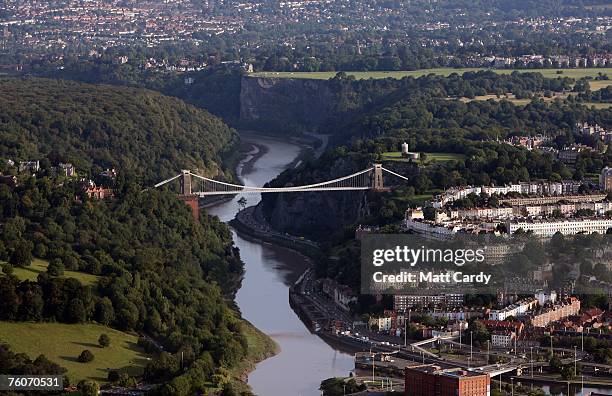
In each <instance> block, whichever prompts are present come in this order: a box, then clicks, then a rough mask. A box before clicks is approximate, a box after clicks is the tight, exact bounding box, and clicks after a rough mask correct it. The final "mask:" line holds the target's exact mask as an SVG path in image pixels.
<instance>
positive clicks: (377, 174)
mask: <svg viewBox="0 0 612 396" xmlns="http://www.w3.org/2000/svg"><path fill="white" fill-rule="evenodd" d="M372 189H373V190H374V191H385V185H384V183H383V167H382V164H374V170H373V171H372Z"/></svg>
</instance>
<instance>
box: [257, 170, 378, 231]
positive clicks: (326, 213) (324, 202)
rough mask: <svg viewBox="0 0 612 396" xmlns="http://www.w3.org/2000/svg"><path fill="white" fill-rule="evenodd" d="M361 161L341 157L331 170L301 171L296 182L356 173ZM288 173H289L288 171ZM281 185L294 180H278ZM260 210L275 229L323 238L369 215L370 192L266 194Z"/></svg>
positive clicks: (289, 183)
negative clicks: (306, 172) (303, 173)
mask: <svg viewBox="0 0 612 396" xmlns="http://www.w3.org/2000/svg"><path fill="white" fill-rule="evenodd" d="M358 167H359V164H356V163H354V162H352V161H351V160H348V159H346V158H343V159H338V160H336V161H334V162H333V164H331V166H330V167H329V168H327V169H328V170H326V171H324V172H323V171H321V169H318V170H317V172H316V173H309V174H307V175H300V176H299V177H298V179H297V180H296V179H293V180H295V183H296V184H300V185H303V184H308V183H311V182H314V181H321V180H330V179H334V178H338V177H341V176H346V175H349V174H351V173H354V172H355V171H357V170H359V169H358ZM287 176H289V175H287ZM276 183H278V185H286V186H288V185H291V184H292V183H293V181H286V180H283V178H282V177H280V178H279V179H277V180H275V184H276ZM258 210H261V211H262V213H263V214H264V216H265V217H266V220H267V221H268V223H269V224H270V225H271V226H272V227H273V228H275V229H276V230H279V231H282V232H288V233H290V234H293V235H299V236H305V237H308V238H310V239H319V240H320V239H321V238H325V237H326V236H329V235H330V234H331V233H333V232H336V231H339V230H341V229H342V228H343V227H345V226H347V225H349V224H354V223H356V222H358V221H359V220H360V219H362V218H364V217H366V216H368V215H369V205H368V193H367V192H365V191H332V192H311V193H299V194H293V193H285V194H264V196H263V198H262V202H261V203H260V204H259V208H258Z"/></svg>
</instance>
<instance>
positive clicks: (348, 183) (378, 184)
mask: <svg viewBox="0 0 612 396" xmlns="http://www.w3.org/2000/svg"><path fill="white" fill-rule="evenodd" d="M383 173H387V174H390V175H392V176H396V177H398V178H400V179H403V180H408V179H407V178H406V177H405V176H402V175H400V174H398V173H395V172H393V171H390V170H388V169H385V168H383V166H382V165H381V164H373V165H372V166H371V167H370V168H367V169H364V170H362V171H359V172H356V173H353V174H352V175H348V176H343V177H339V178H337V179H334V180H329V181H324V182H321V183H315V184H308V185H303V186H286V187H255V186H242V185H239V184H233V183H226V182H223V181H220V180H214V179H210V178H207V177H204V176H200V175H197V174H195V173H193V172H191V171H190V170H182V171H181V173H179V174H178V175H175V176H173V177H171V178H168V179H166V180H164V181H162V182H159V183H157V184H156V185H155V187H156V188H158V187H162V186H164V185H166V184H168V183H170V182H173V181H175V180H177V179H178V180H179V182H180V191H179V194H180V195H181V196H185V197H187V196H192V197H206V196H210V195H230V194H245V193H257V194H261V193H295V192H312V191H358V190H374V191H388V190H389V189H388V188H385V186H384V183H383Z"/></svg>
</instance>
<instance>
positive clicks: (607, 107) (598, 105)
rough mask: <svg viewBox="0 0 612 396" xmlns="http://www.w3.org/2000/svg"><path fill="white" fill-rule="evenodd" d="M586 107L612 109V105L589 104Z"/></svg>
mask: <svg viewBox="0 0 612 396" xmlns="http://www.w3.org/2000/svg"><path fill="white" fill-rule="evenodd" d="M584 105H585V106H588V107H591V106H592V107H595V108H596V109H609V108H610V107H612V103H592V102H588V103H584Z"/></svg>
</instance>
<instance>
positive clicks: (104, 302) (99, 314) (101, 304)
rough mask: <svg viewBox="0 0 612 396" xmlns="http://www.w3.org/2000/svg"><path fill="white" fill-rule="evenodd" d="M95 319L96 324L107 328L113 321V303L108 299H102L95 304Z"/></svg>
mask: <svg viewBox="0 0 612 396" xmlns="http://www.w3.org/2000/svg"><path fill="white" fill-rule="evenodd" d="M95 318H96V322H98V323H101V324H103V325H107V326H108V325H109V324H110V323H111V322H112V321H113V320H115V310H114V309H113V303H112V302H111V300H110V299H109V298H108V297H103V298H102V299H100V300H99V301H98V302H97V303H96V312H95Z"/></svg>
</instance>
